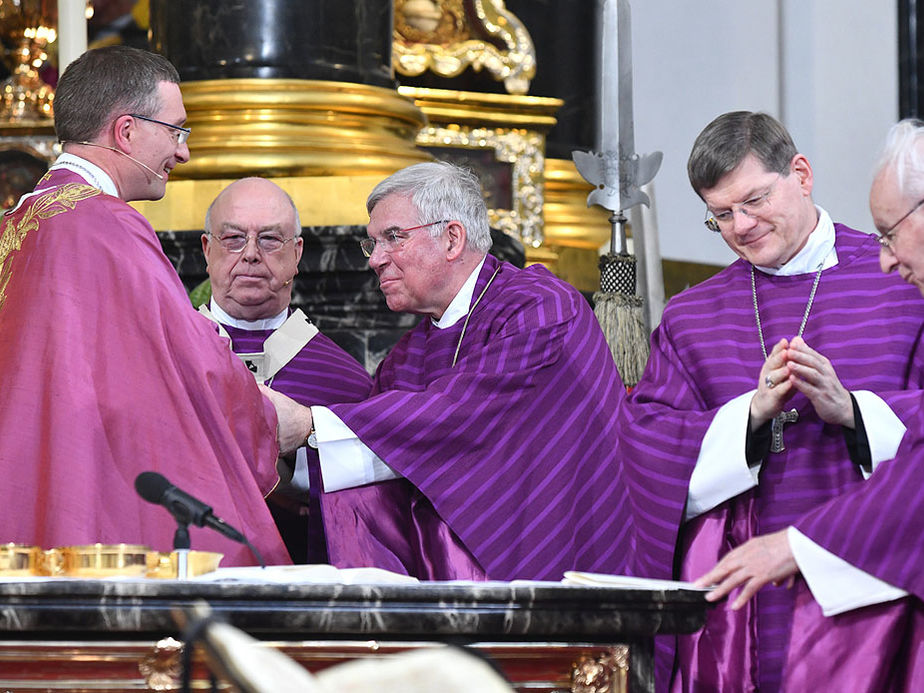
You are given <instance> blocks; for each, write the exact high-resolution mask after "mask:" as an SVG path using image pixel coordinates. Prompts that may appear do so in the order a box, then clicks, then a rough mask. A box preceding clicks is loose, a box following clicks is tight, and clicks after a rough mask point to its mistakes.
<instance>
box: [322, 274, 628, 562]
mask: <svg viewBox="0 0 924 693" xmlns="http://www.w3.org/2000/svg"><path fill="white" fill-rule="evenodd" d="M498 267H499V268H500V269H499V271H498V273H497V276H496V277H495V279H494V281H493V283H492V284H491V286H490V288H489V289H488V291H487V292H486V293H485V294H484V296H483V297H482V299H481V300H480V302H478V303H477V305H476V306H475V308H474V309H473V310H472V311H471V314H470V320H469V322H468V325H467V327H465V333H464V337H463V338H462V339H461V348H460V349H459V356H458V363H457V364H456V365H455V366H453V365H452V360H453V355H454V353H455V350H456V348H457V345H459V343H460V337H462V330H463V323H464V322H465V321H464V320H460V321H459V322H458V323H456V324H455V325H454V326H452V327H450V328H447V329H444V330H440V329H437V328H436V327H434V326H433V325H432V323H431V321H430V319H429V318H426V319H424V320H422V321H421V322H420V324H419V325H418V326H417V327H415V328H414V329H412V330H411V331H410V332H408V333H407V334H406V335H405V336H404V337H403V338H402V339H401V341H400V342H399V343H398V345H397V346H396V347H395V348H394V349H393V350H392V352H391V353H390V354H389V355H388V357H387V358H386V359H385V360H384V361H383V362H382V364H381V365H380V367H379V369H378V372H377V373H376V377H375V385H374V389H373V396H372V397H370V398H369V399H368V400H367V401H366V402H362V403H359V404H340V405H334V406H332V407H331V409H332V410H333V411H334V412H335V413H336V414H337V415H338V416H340V417H341V418H342V419H343V421H344V422H345V423H346V424H347V425H348V426H350V428H352V429H353V430H354V431H355V432H356V433H357V435H358V436H359V437H360V439H361V440H362V441H363V442H364V443H366V444H367V445H368V446H369V447H370V448H371V449H372V450H373V451H374V452H375V453H376V454H377V455H378V456H379V457H381V458H382V459H383V460H384V461H385V462H386V463H388V464H389V465H390V466H391V467H392V468H393V469H395V470H396V471H397V472H398V473H400V474H401V475H402V476H404V477H405V478H406V479H408V480H409V481H410V483H411V484H413V488H414V495H413V497H412V503H413V508H412V514H415V515H416V514H417V513H418V511H420V512H424V513H426V512H427V511H430V512H431V513H435V514H432V517H436V518H437V519H438V520H439V521H441V522H444V523H445V524H446V525H447V526H448V527H449V528H451V530H452V532H453V533H454V534H455V535H456V536H457V537H458V538H459V539H460V540H461V542H462V543H463V544H464V546H465V548H466V549H467V550H468V551H469V552H470V553H471V555H472V556H474V558H475V559H476V560H477V562H478V564H479V565H480V566H481V567H482V568H483V570H484V571H485V573H486V575H487V577H488V578H490V579H499V580H512V579H516V578H527V579H550V580H558V579H560V578H561V577H562V573H563V572H564V571H565V570H571V569H581V570H587V571H599V572H612V573H621V572H624V568H625V566H626V560H627V557H628V555H629V553H630V541H631V539H632V533H631V527H630V524H629V522H628V519H629V513H628V506H627V504H626V503H625V502H624V501H625V493H624V490H625V486H624V480H623V478H622V473H621V468H620V466H619V464H618V456H617V450H616V447H617V440H618V436H617V428H616V425H615V419H616V412H617V410H618V409H619V407H620V406H621V403H622V401H623V400H624V395H625V390H624V387H623V385H622V382H621V381H620V379H619V375H618V373H617V371H616V368H615V366H614V363H613V358H612V356H611V355H610V353H609V350H608V347H607V345H606V342H605V340H604V337H603V333H602V332H601V330H600V327H599V325H598V323H597V322H596V319H595V317H594V315H593V312H592V311H591V310H590V307H589V305H588V304H587V302H586V301H585V300H584V298H583V297H582V296H581V295H580V294H579V293H578V292H577V291H575V290H574V289H573V288H572V287H570V286H568V285H567V284H565V283H564V282H562V281H561V280H559V279H557V278H555V277H554V276H553V275H552V274H551V273H550V272H548V271H547V270H546V269H545V268H543V267H540V266H533V267H530V268H528V269H526V270H519V269H517V268H515V267H513V266H512V265H510V264H508V263H502V264H501V263H499V262H498V261H497V260H496V259H495V258H493V257H492V256H488V257H487V258H486V260H485V263H484V267H483V268H482V271H481V273H480V275H479V277H478V281H477V284H476V286H475V291H474V295H473V303H474V302H475V300H476V299H477V297H478V296H479V295H480V294H481V292H482V289H483V288H484V287H485V285H486V283H487V281H488V279H489V278H490V277H491V276H492V275H493V274H494V272H495V270H496V269H497V268H498ZM438 561H439V558H437V559H436V562H438ZM433 563H434V560H432V559H431V560H429V565H428V567H427V569H428V571H430V575H431V576H432V575H436V576H441V577H453V576H454V571H453V566H451V565H443V566H434V565H433Z"/></svg>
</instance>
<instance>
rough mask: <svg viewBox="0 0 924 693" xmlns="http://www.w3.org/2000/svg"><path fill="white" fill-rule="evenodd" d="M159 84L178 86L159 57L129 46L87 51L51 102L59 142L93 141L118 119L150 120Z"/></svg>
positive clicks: (72, 66)
mask: <svg viewBox="0 0 924 693" xmlns="http://www.w3.org/2000/svg"><path fill="white" fill-rule="evenodd" d="M161 82H173V83H175V84H179V82H180V76H179V74H178V73H177V71H176V68H175V67H173V65H171V64H170V62H169V61H168V60H167V59H166V58H165V57H163V56H162V55H158V54H157V53H150V52H148V51H144V50H141V49H139V48H132V47H131V46H105V47H103V48H95V49H93V50H89V51H87V52H86V53H84V54H83V55H81V56H80V57H79V58H77V59H76V60H74V61H73V62H72V63H70V64H69V65H68V66H67V69H65V70H64V74H63V75H61V78H60V79H59V80H58V87H57V89H56V90H55V101H54V112H55V132H56V133H57V135H58V139H59V140H60V141H61V142H84V141H93V140H94V139H95V138H96V137H98V136H99V134H100V133H101V132H102V131H103V130H104V129H105V128H106V127H107V126H108V125H109V122H110V121H111V120H112V119H113V118H115V117H117V116H119V115H122V114H124V113H137V114H139V115H146V116H153V115H154V114H155V113H157V111H158V109H160V107H161V101H160V94H159V92H158V86H159V85H160V83H161Z"/></svg>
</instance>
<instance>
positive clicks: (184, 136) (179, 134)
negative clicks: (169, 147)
mask: <svg viewBox="0 0 924 693" xmlns="http://www.w3.org/2000/svg"><path fill="white" fill-rule="evenodd" d="M128 115H130V116H131V117H132V118H138V119H139V120H146V121H148V122H149V123H157V124H158V125H163V126H164V127H167V128H171V129H172V130H173V131H174V133H173V134H174V135H175V136H176V143H177V144H186V140H188V139H189V134H190V133H191V132H192V130H190V129H189V128H184V127H180V126H179V125H172V124H171V123H165V122H164V121H162V120H157V119H156V118H148V117H147V116H143V115H138V114H137V113H129V114H128Z"/></svg>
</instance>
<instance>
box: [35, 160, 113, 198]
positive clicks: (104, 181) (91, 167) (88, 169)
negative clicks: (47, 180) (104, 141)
mask: <svg viewBox="0 0 924 693" xmlns="http://www.w3.org/2000/svg"><path fill="white" fill-rule="evenodd" d="M58 169H65V170H67V171H70V172H71V173H76V174H77V175H78V176H80V177H81V178H83V179H84V180H85V181H86V182H87V183H89V184H90V185H92V186H93V187H94V188H96V189H97V190H102V191H103V192H104V193H106V194H107V195H112V196H113V197H118V196H119V189H118V188H117V187H116V184H115V183H114V182H113V180H112V178H110V177H109V174H108V173H106V172H105V171H104V170H103V169H101V168H100V167H99V166H97V165H96V164H94V163H92V162H90V161H87V160H86V159H83V158H81V157H79V156H76V155H74V154H68V153H64V154H61V155H60V156H59V157H58V158H57V159H55V162H54V163H53V164H52V165H51V168H50V169H49V170H50V171H56V170H58Z"/></svg>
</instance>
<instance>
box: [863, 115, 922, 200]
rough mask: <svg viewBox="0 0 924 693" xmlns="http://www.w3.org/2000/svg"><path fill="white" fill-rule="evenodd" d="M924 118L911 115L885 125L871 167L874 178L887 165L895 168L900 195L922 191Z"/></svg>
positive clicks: (920, 194)
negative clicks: (880, 145) (919, 118)
mask: <svg viewBox="0 0 924 693" xmlns="http://www.w3.org/2000/svg"><path fill="white" fill-rule="evenodd" d="M922 150H924V122H922V121H920V120H916V119H914V118H906V119H905V120H902V121H899V122H898V123H896V124H895V125H893V126H892V127H891V128H890V129H889V134H888V135H886V141H885V144H884V145H883V147H882V151H881V152H880V154H879V159H878V160H877V162H876V166H875V168H874V169H873V178H874V179H875V178H878V177H879V175H880V174H881V173H883V172H884V171H885V170H886V169H887V168H890V169H892V170H893V171H894V172H895V181H896V183H897V184H898V189H899V191H900V193H901V195H902V197H906V198H917V197H921V196H922V195H924V151H922Z"/></svg>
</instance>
